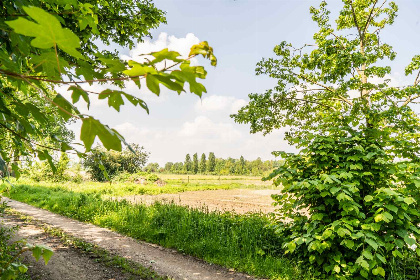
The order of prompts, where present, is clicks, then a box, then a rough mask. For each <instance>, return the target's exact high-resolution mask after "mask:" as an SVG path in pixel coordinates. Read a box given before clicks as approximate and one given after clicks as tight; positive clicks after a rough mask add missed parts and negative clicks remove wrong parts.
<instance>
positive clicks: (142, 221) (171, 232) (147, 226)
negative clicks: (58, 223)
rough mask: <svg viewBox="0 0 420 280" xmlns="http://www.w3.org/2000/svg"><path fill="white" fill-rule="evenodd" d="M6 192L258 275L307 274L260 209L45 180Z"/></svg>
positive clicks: (295, 276)
mask: <svg viewBox="0 0 420 280" xmlns="http://www.w3.org/2000/svg"><path fill="white" fill-rule="evenodd" d="M1 188H2V189H5V188H6V185H4V184H3V185H1ZM7 195H8V196H9V197H10V198H12V199H16V200H19V201H22V202H25V203H29V204H32V205H34V206H37V207H41V208H44V209H47V210H50V211H52V212H56V213H59V214H61V215H65V216H68V217H71V218H74V219H77V220H80V221H85V222H90V223H93V224H96V225H99V226H102V227H107V228H111V229H113V230H115V231H117V232H120V233H123V234H126V235H128V236H131V237H134V238H137V239H140V240H145V241H148V242H153V243H157V244H160V245H162V246H165V247H168V248H175V249H177V250H178V251H180V252H183V253H186V254H190V255H194V256H197V257H199V258H202V259H204V260H206V261H208V262H211V263H216V264H220V265H223V266H226V267H229V268H234V269H236V270H239V271H243V272H246V273H249V274H251V275H255V276H258V277H265V278H270V279H308V278H309V276H308V273H307V272H304V271H302V270H301V269H299V267H298V265H297V264H296V263H294V262H293V261H291V260H289V259H288V258H285V257H284V256H283V252H282V250H281V246H280V244H281V240H280V239H279V238H278V237H277V236H276V234H275V233H274V230H273V229H272V228H271V227H269V224H270V217H269V216H268V215H265V214H262V213H253V214H247V215H238V214H234V213H226V212H225V213H221V212H208V211H205V209H190V208H185V207H181V206H177V205H174V204H162V203H155V204H153V205H150V206H146V205H142V204H140V205H132V204H130V203H128V202H126V201H110V200H103V199H102V198H101V195H100V194H99V193H96V194H95V193H94V192H92V193H81V192H74V191H70V189H69V187H59V186H50V187H47V186H46V185H45V184H38V185H36V186H30V185H24V184H15V186H14V187H12V188H11V189H10V192H9V193H8V194H7ZM203 210H204V211H203Z"/></svg>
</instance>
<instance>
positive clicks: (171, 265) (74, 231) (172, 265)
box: [4, 198, 254, 280]
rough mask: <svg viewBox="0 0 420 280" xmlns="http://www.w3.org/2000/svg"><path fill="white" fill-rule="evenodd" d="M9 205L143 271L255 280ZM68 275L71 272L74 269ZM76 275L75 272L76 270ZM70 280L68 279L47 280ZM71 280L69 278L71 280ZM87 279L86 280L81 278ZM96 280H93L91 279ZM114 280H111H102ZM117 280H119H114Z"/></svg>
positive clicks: (188, 278) (185, 278) (193, 278)
mask: <svg viewBox="0 0 420 280" xmlns="http://www.w3.org/2000/svg"><path fill="white" fill-rule="evenodd" d="M4 200H6V201H7V203H8V205H9V206H10V207H11V208H13V209H15V210H17V211H18V212H20V213H23V214H25V215H29V216H32V217H34V218H35V219H37V220H39V221H40V222H42V223H45V224H48V225H50V226H52V227H57V228H60V229H61V230H63V231H64V232H65V233H66V234H69V235H72V236H74V237H76V238H80V239H82V240H84V241H85V242H89V243H92V244H95V245H98V246H99V247H101V248H103V249H105V250H107V251H109V252H110V253H112V254H116V255H118V256H122V257H125V258H127V259H129V260H131V261H134V262H137V263H139V264H140V265H142V266H144V267H151V268H152V269H153V270H154V271H156V272H157V273H158V274H160V275H167V276H169V277H171V278H173V279H180V280H181V279H182V280H204V279H214V280H216V279H217V280H236V279H238V280H245V279H254V278H252V277H250V276H248V275H245V274H241V273H237V272H233V271H229V270H227V269H225V268H222V267H220V266H218V265H212V264H208V263H206V262H204V261H201V260H198V259H196V258H194V257H190V256H186V255H183V254H180V253H178V252H176V251H175V250H170V249H165V248H163V247H160V246H158V245H154V244H149V243H146V242H139V241H136V240H134V239H132V238H129V237H126V236H123V235H120V234H118V233H115V232H112V231H110V230H108V229H104V228H100V227H97V226H94V225H91V224H85V223H81V222H78V221H75V220H72V219H69V218H65V217H62V216H60V215H57V214H53V213H51V212H49V211H46V210H42V209H39V208H36V207H33V206H30V205H27V204H24V203H21V202H18V201H14V200H11V199H8V198H4ZM69 271H70V272H72V270H71V268H69ZM73 271H74V270H73ZM44 279H51V280H54V279H67V278H62V277H59V278H44ZM69 279H70V278H69ZM78 279H84V278H78ZM89 279H94V278H89ZM100 279H111V278H106V277H105V278H100ZM115 279H117V278H115Z"/></svg>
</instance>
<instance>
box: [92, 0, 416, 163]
mask: <svg viewBox="0 0 420 280" xmlns="http://www.w3.org/2000/svg"><path fill="white" fill-rule="evenodd" d="M319 2H320V1H317V0H316V1H315V0H313V1H299V0H294V1H289V0H277V1H275V0H236V1H233V0H155V1H154V3H155V4H156V6H157V7H158V8H160V9H161V10H164V11H166V13H167V14H166V17H167V22H168V24H166V25H161V26H160V27H159V28H157V29H155V30H153V31H152V35H153V39H146V40H145V42H144V43H142V44H139V45H138V46H137V47H136V49H135V50H133V51H131V52H130V51H129V50H127V49H119V50H120V52H121V54H122V57H123V58H126V59H128V58H129V57H135V56H136V54H140V53H148V52H150V51H156V50H159V49H162V48H164V47H169V48H172V49H174V50H177V51H179V52H181V54H182V52H186V51H188V48H189V47H190V46H191V44H193V43H197V42H199V41H204V40H206V41H208V42H209V44H210V45H211V46H212V47H213V48H214V51H215V54H216V56H217V58H218V65H217V67H215V68H214V67H212V66H210V64H209V63H208V62H207V61H204V60H201V59H200V60H199V61H198V63H200V64H202V65H204V66H205V67H206V69H207V70H208V75H207V78H206V79H205V80H204V81H203V84H204V85H205V86H206V88H207V94H205V95H204V96H203V97H202V99H200V98H199V97H198V96H195V95H193V94H189V93H187V94H182V95H180V96H178V95H177V94H176V93H171V92H169V91H167V90H163V93H162V94H161V96H160V97H156V96H153V94H152V93H150V92H148V91H147V90H143V91H140V92H138V90H137V92H134V90H135V89H134V87H133V88H132V90H133V92H132V93H135V94H136V95H137V96H139V97H140V98H144V99H145V100H146V101H147V102H148V105H149V108H150V115H147V114H146V113H145V112H143V111H141V110H140V109H138V108H134V107H132V106H131V105H126V106H125V107H123V110H122V112H120V113H117V112H112V110H111V109H108V108H107V105H106V104H104V103H101V102H99V101H97V102H95V103H94V104H93V107H92V110H91V113H92V114H93V115H94V116H95V117H98V118H99V119H100V120H101V121H103V122H104V123H107V124H110V126H111V127H115V128H117V130H119V131H120V132H121V133H122V134H123V135H124V136H125V137H126V139H127V140H128V141H129V142H135V143H138V144H140V145H143V146H144V147H145V148H146V150H148V151H150V152H151V156H150V160H149V162H158V163H159V164H161V165H162V164H164V163H165V162H167V161H173V162H175V161H183V160H184V158H185V154H186V153H191V154H192V153H196V152H197V153H199V154H201V153H203V152H204V153H208V152H215V154H216V156H217V157H234V158H239V157H240V156H241V155H243V156H244V157H245V158H246V159H250V160H251V159H255V158H257V157H261V158H262V159H273V156H272V155H271V152H272V151H274V150H286V151H294V148H293V147H290V146H289V145H287V143H286V142H285V141H284V140H283V135H284V131H285V129H283V130H280V131H276V132H274V133H272V134H271V135H268V136H266V137H263V136H262V135H260V134H256V135H251V134H249V127H248V126H247V125H241V124H235V123H234V122H233V120H232V119H231V118H230V117H229V115H230V114H231V113H233V112H235V111H236V110H237V109H238V108H240V107H241V106H243V105H244V104H246V102H247V101H248V97H247V96H248V94H249V93H262V92H264V91H265V90H267V89H269V88H271V87H272V86H273V85H274V83H275V81H274V80H272V79H269V78H267V77H263V76H256V75H255V73H254V69H255V65H256V63H257V62H258V61H259V60H261V58H263V57H271V56H273V55H272V50H273V48H274V46H275V45H276V44H279V43H280V42H281V41H288V42H291V43H293V44H294V45H295V46H299V45H303V44H304V43H309V42H311V39H312V34H313V33H314V32H315V31H316V30H317V29H316V25H315V24H314V23H313V22H312V20H311V18H310V14H309V7H310V6H311V5H317V4H318V3H319ZM328 2H329V3H331V4H329V7H330V9H331V10H332V17H334V15H335V14H336V13H337V12H338V11H339V8H340V5H341V1H338V0H334V1H328ZM396 2H397V4H398V5H399V8H400V10H399V12H398V14H399V16H398V17H397V19H396V22H395V24H394V25H393V26H391V27H389V28H388V29H386V30H385V31H384V32H383V33H382V35H381V37H382V40H383V41H386V42H388V43H390V44H391V45H393V46H394V48H395V50H396V51H397V53H398V56H397V59H396V61H395V62H393V63H392V66H393V72H392V78H393V79H394V80H395V83H398V84H404V83H405V82H412V81H411V80H407V79H406V78H405V77H404V76H403V69H404V67H405V65H407V64H408V63H409V61H410V59H411V57H412V56H413V55H415V54H420V1H419V0H400V1H396ZM128 90H129V91H130V90H131V89H130V88H129V89H128Z"/></svg>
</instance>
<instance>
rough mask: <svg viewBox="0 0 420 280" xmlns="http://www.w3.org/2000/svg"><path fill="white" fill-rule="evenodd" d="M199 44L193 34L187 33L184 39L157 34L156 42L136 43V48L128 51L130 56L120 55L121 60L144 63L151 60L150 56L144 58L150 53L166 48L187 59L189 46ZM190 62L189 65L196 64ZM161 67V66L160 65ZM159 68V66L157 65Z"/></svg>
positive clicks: (163, 33) (194, 61)
mask: <svg viewBox="0 0 420 280" xmlns="http://www.w3.org/2000/svg"><path fill="white" fill-rule="evenodd" d="M198 43H200V40H199V39H198V38H197V37H196V36H195V35H194V34H193V33H188V34H187V35H186V36H185V37H182V38H177V37H175V36H173V35H168V34H167V33H165V32H162V33H160V34H159V36H158V38H157V40H155V41H151V40H146V41H144V42H142V43H138V44H137V46H136V47H135V48H134V49H132V50H131V51H130V55H129V56H127V55H122V56H121V58H122V59H123V60H134V61H138V62H145V61H146V58H148V59H151V58H152V57H151V56H144V54H148V53H151V52H156V51H160V50H163V49H165V48H168V49H169V50H170V51H176V52H179V53H180V55H181V57H182V58H187V57H188V54H189V53H190V49H191V46H193V45H195V44H198ZM196 62H197V61H196V60H192V61H191V63H196ZM160 65H161V66H162V65H163V63H162V64H160ZM158 67H159V65H158Z"/></svg>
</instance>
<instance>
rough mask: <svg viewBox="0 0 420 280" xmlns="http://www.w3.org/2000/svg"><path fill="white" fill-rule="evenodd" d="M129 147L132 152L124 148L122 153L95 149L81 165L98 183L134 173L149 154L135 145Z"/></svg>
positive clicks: (100, 148)
mask: <svg viewBox="0 0 420 280" xmlns="http://www.w3.org/2000/svg"><path fill="white" fill-rule="evenodd" d="M130 147H131V148H132V150H129V149H128V148H125V149H124V150H123V151H122V152H116V151H112V150H110V151H107V150H106V149H105V148H103V147H100V146H99V147H96V148H94V149H92V151H91V152H90V153H89V154H88V155H87V156H86V157H85V158H84V160H83V161H82V165H83V166H84V167H85V168H86V169H87V170H88V172H89V173H90V174H91V176H92V179H94V180H96V181H99V182H103V181H107V180H108V179H113V178H114V177H115V176H116V175H117V174H119V173H121V172H127V173H130V174H132V173H136V172H138V171H141V168H142V167H143V166H144V165H145V163H146V161H147V158H148V157H149V153H148V152H146V151H144V148H143V147H140V146H139V145H137V144H130Z"/></svg>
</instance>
